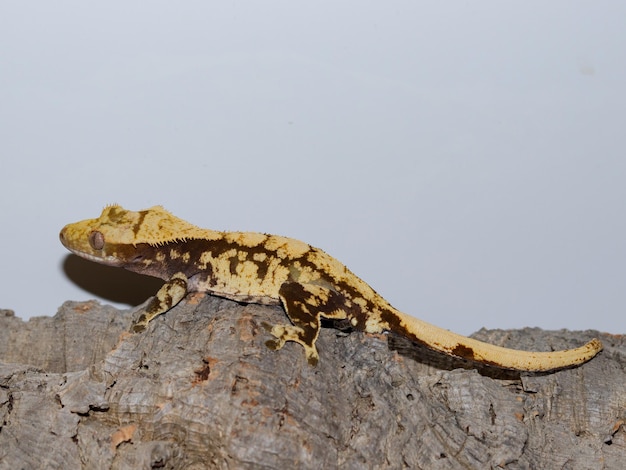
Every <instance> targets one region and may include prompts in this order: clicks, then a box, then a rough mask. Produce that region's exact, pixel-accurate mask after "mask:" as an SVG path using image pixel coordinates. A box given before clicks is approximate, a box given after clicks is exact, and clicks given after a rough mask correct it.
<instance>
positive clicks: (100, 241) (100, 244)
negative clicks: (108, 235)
mask: <svg viewBox="0 0 626 470" xmlns="http://www.w3.org/2000/svg"><path fill="white" fill-rule="evenodd" d="M89 244H90V245H91V248H93V249H94V250H101V249H102V248H104V235H102V232H98V231H94V232H91V233H90V234H89Z"/></svg>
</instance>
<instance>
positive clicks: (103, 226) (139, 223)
mask: <svg viewBox="0 0 626 470" xmlns="http://www.w3.org/2000/svg"><path fill="white" fill-rule="evenodd" d="M199 232H200V229H198V228H197V227H196V226H194V225H191V224H189V223H187V222H185V221H184V220H181V219H179V218H177V217H174V216H173V215H172V214H170V213H169V212H167V211H166V210H165V209H163V208H162V207H161V206H154V207H151V208H149V209H146V210H143V211H138V212H134V211H129V210H126V209H124V208H122V207H121V206H117V205H112V206H107V207H105V208H104V210H103V211H102V214H100V217H98V218H97V219H87V220H82V221H80V222H75V223H73V224H68V225H66V226H65V227H63V229H62V230H61V233H60V234H59V238H60V240H61V243H62V244H63V246H65V247H66V248H67V249H68V250H70V251H71V252H72V253H74V254H77V255H78V256H81V257H83V258H87V259H90V260H92V261H97V262H99V263H103V264H108V265H112V266H119V265H123V264H127V263H129V262H137V261H138V260H137V259H136V257H137V251H138V250H137V246H138V245H141V244H148V245H151V246H157V245H163V244H165V243H169V242H173V241H177V240H182V239H187V238H194V237H195V236H199V235H200V234H199Z"/></svg>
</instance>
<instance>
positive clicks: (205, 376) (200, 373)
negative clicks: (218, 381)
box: [191, 356, 218, 386]
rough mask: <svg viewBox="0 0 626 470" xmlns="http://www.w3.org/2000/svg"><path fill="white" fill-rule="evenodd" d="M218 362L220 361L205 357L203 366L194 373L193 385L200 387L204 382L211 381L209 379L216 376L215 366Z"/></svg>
mask: <svg viewBox="0 0 626 470" xmlns="http://www.w3.org/2000/svg"><path fill="white" fill-rule="evenodd" d="M217 362H218V360H217V359H215V358H213V357H208V356H207V357H203V358H202V366H201V367H199V368H198V369H196V370H194V371H193V373H194V374H195V377H194V378H193V380H192V381H191V384H192V385H193V386H195V385H199V384H201V383H202V382H206V381H207V380H209V377H210V375H211V374H212V373H213V375H215V373H214V369H213V366H215V364H217Z"/></svg>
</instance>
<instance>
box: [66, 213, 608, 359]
mask: <svg viewBox="0 0 626 470" xmlns="http://www.w3.org/2000/svg"><path fill="white" fill-rule="evenodd" d="M60 240H61V243H62V244H63V245H64V246H65V247H66V248H67V249H69V250H70V251H71V252H72V253H75V254H77V255H78V256H81V257H83V258H86V259H89V260H92V261H96V262H98V263H102V264H105V265H109V266H119V267H122V268H125V269H128V270H130V271H134V272H137V273H141V274H146V275H150V276H155V277H158V278H161V279H164V280H165V281H166V282H165V283H164V284H163V286H162V287H161V288H160V289H159V291H158V292H157V294H156V296H155V297H153V299H152V300H151V302H150V303H149V304H148V305H147V307H146V308H145V311H144V312H143V313H142V314H141V316H140V317H139V319H138V320H137V321H136V322H135V324H134V325H133V328H132V329H133V331H135V332H139V331H142V330H143V329H145V327H146V326H147V325H148V322H150V321H151V320H152V319H154V317H156V316H157V315H160V314H162V313H165V312H167V311H168V310H170V309H171V308H172V307H174V306H175V305H176V304H178V303H179V302H180V301H181V300H182V299H183V298H184V297H185V296H186V295H187V293H188V292H208V293H211V294H214V295H217V296H221V297H225V298H228V299H232V300H236V301H239V302H249V303H259V304H266V305H282V307H283V308H284V310H285V313H286V314H287V316H288V317H289V320H290V321H291V323H290V324H284V325H275V326H273V327H272V328H271V334H272V335H273V336H274V338H275V339H273V340H269V341H267V342H266V344H267V345H268V346H269V347H270V348H272V349H280V348H282V347H283V345H284V344H285V342H286V341H294V342H296V343H299V344H301V345H302V346H303V347H304V352H305V354H306V358H307V360H308V362H309V364H311V365H316V364H317V362H318V358H319V356H318V352H317V348H316V345H315V342H316V340H317V337H318V334H319V330H320V320H321V318H322V317H323V318H327V319H340V320H347V321H349V323H350V324H351V325H352V327H353V328H355V329H358V330H362V331H365V332H367V333H382V332H384V331H393V332H396V333H398V334H400V335H402V336H404V337H406V338H408V339H410V340H412V341H415V342H418V343H422V344H424V345H426V346H427V347H429V348H431V349H434V350H436V351H440V352H442V353H445V354H448V355H451V356H456V357H460V358H465V359H469V360H472V361H475V362H478V363H483V364H488V365H492V366H496V367H500V368H504V369H513V370H520V371H550V370H556V369H561V368H565V367H570V366H574V365H578V364H582V363H584V362H586V361H588V360H590V359H591V358H593V357H594V356H595V355H596V354H597V353H598V352H599V351H601V350H602V344H601V342H600V341H599V340H597V339H593V340H591V341H589V342H588V343H587V344H585V345H583V346H581V347H578V348H576V349H568V350H562V351H550V352H530V351H520V350H515V349H508V348H503V347H499V346H495V345H492V344H489V343H485V342H482V341H478V340H475V339H472V338H468V337H465V336H462V335H458V334H456V333H452V332H450V331H447V330H444V329H442V328H439V327H436V326H434V325H431V324H430V323H427V322H425V321H422V320H419V319H417V318H414V317H411V316H409V315H407V314H405V313H402V312H400V311H398V310H396V309H395V308H394V307H392V306H391V305H390V304H389V303H388V302H387V301H386V300H385V299H384V298H383V297H381V296H380V295H379V294H377V293H376V292H375V291H374V289H372V288H371V287H370V286H369V285H368V284H367V283H365V282H364V281H362V280H361V279H360V278H359V277H357V276H356V275H355V274H353V273H352V272H351V271H349V270H348V268H347V267H345V266H344V265H343V264H342V263H340V262H339V261H337V260H336V259H335V258H333V257H331V256H330V255H328V254H326V253H325V252H324V251H322V250H320V249H318V248H314V247H312V246H310V245H308V244H306V243H304V242H301V241H298V240H295V239H292V238H286V237H281V236H277V235H266V234H263V233H254V232H218V231H214V230H207V229H201V228H199V227H196V226H195V225H192V224H190V223H188V222H185V221H184V220H182V219H179V218H177V217H175V216H173V215H172V214H170V213H169V212H167V211H166V210H165V209H163V208H162V207H161V206H155V207H151V208H149V209H146V210H142V211H138V212H133V211H129V210H126V209H124V208H122V207H121V206H118V205H112V206H107V207H105V209H104V210H103V211H102V214H101V215H100V217H98V218H97V219H88V220H83V221H81V222H76V223H73V224H69V225H66V226H65V227H64V228H63V229H62V230H61V233H60Z"/></svg>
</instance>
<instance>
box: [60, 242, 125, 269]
mask: <svg viewBox="0 0 626 470" xmlns="http://www.w3.org/2000/svg"><path fill="white" fill-rule="evenodd" d="M66 248H67V249H68V250H69V251H71V252H72V253H73V254H75V255H77V256H80V257H81V258H85V259H88V260H89V261H94V262H96V263H100V264H105V265H107V266H120V265H121V264H122V262H121V261H120V260H119V259H116V258H115V257H113V256H96V255H92V254H91V253H85V252H84V251H80V250H75V249H73V248H69V247H66Z"/></svg>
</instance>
